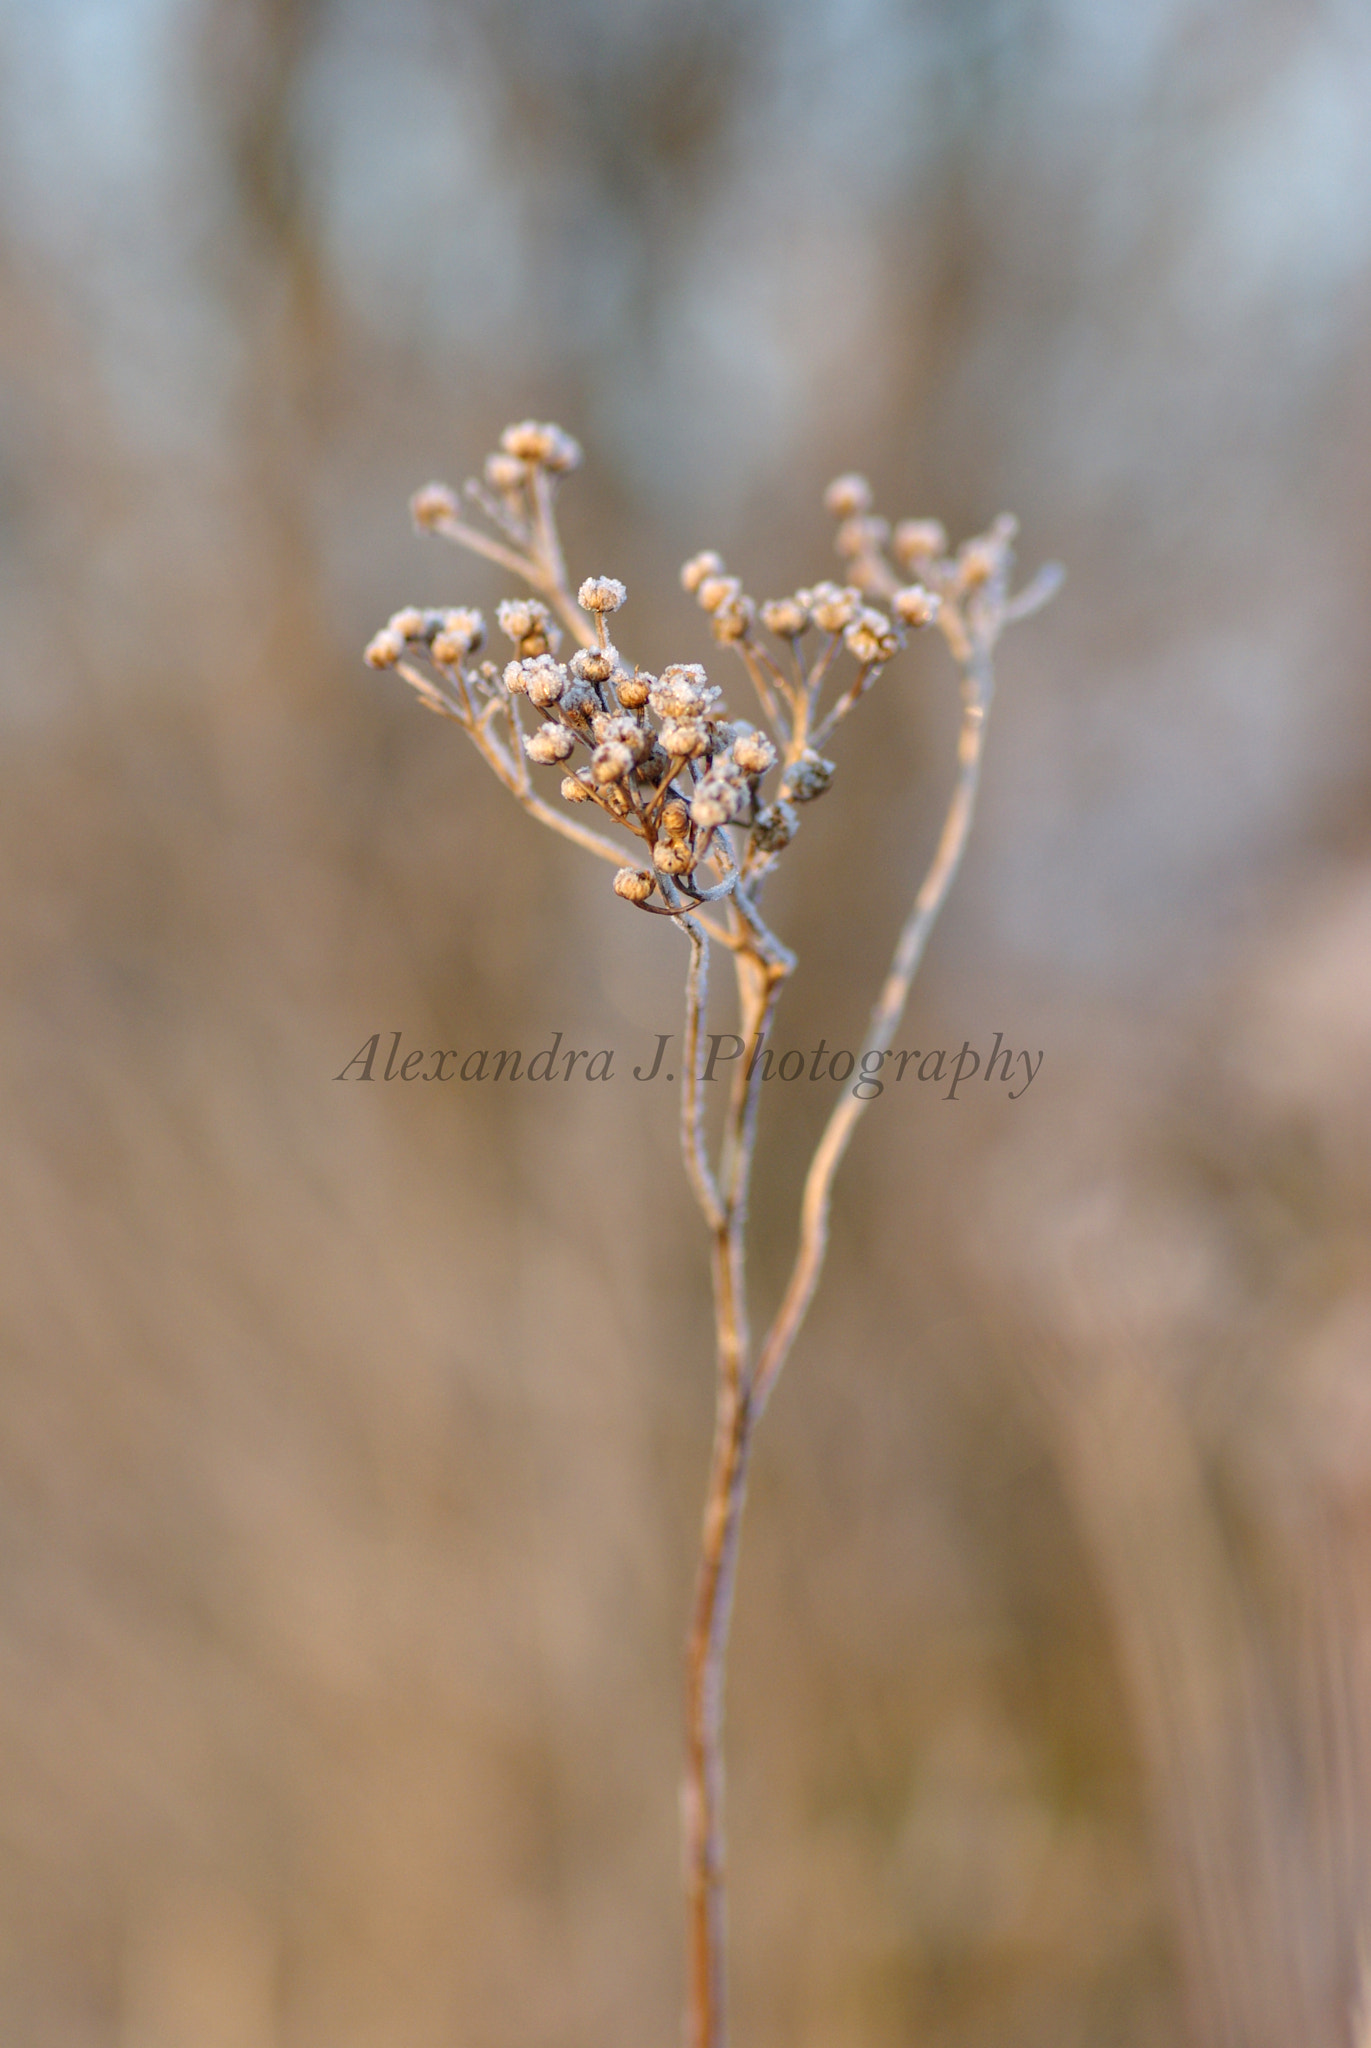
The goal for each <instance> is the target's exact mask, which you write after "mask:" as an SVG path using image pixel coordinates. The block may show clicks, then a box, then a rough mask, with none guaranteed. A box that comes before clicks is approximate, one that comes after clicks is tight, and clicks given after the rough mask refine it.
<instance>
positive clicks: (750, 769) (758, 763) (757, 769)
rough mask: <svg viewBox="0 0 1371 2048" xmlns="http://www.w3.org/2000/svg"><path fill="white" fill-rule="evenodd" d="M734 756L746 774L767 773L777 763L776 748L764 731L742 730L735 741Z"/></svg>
mask: <svg viewBox="0 0 1371 2048" xmlns="http://www.w3.org/2000/svg"><path fill="white" fill-rule="evenodd" d="M733 758H734V760H735V761H736V762H737V764H738V766H739V767H740V768H741V769H742V771H743V773H744V774H745V775H765V774H766V771H767V769H768V768H774V767H775V765H776V749H775V747H773V746H772V744H771V741H770V740H769V739H768V738H767V736H766V734H765V733H764V732H740V733H739V734H738V737H737V738H736V739H735V740H734V742H733Z"/></svg>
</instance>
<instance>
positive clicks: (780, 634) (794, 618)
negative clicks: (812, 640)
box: [762, 597, 809, 640]
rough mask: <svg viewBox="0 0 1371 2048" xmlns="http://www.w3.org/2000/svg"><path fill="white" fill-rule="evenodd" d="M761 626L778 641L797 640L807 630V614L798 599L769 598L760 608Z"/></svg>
mask: <svg viewBox="0 0 1371 2048" xmlns="http://www.w3.org/2000/svg"><path fill="white" fill-rule="evenodd" d="M762 624H763V625H764V626H765V627H766V629H767V631H768V633H774V634H775V635H776V638H777V639H778V640H798V639H799V637H800V635H801V633H805V632H808V630H809V613H808V612H807V611H806V610H805V607H804V606H803V605H802V604H801V603H800V600H799V598H798V597H770V598H768V599H767V601H766V603H765V604H764V605H763V606H762Z"/></svg>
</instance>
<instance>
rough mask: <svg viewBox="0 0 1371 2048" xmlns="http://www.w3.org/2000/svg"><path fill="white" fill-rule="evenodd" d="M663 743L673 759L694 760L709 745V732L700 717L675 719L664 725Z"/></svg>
mask: <svg viewBox="0 0 1371 2048" xmlns="http://www.w3.org/2000/svg"><path fill="white" fill-rule="evenodd" d="M662 745H663V746H664V747H665V748H666V750H667V753H668V754H669V755H670V756H671V758H672V760H673V761H693V760H695V759H696V757H697V756H698V755H700V754H703V753H704V751H705V749H706V748H707V747H708V745H709V734H708V733H707V732H706V730H705V728H704V726H703V725H701V724H700V722H699V721H698V719H694V718H683V719H673V720H672V722H671V724H669V725H664V726H663V727H662Z"/></svg>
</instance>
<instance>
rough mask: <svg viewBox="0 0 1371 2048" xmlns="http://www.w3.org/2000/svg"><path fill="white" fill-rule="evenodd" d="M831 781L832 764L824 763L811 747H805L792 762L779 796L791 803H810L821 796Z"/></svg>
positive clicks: (820, 755)
mask: <svg viewBox="0 0 1371 2048" xmlns="http://www.w3.org/2000/svg"><path fill="white" fill-rule="evenodd" d="M832 780H833V763H832V762H831V761H825V760H824V758H823V756H822V754H816V753H815V751H814V749H813V748H812V747H806V748H805V750H804V752H803V753H802V754H801V756H800V758H799V760H798V761H792V762H791V764H790V766H789V767H788V768H787V769H786V771H785V777H784V779H783V781H782V783H781V794H782V796H784V797H788V798H789V799H790V801H791V802H792V803H797V804H807V803H812V802H813V800H814V798H815V797H816V796H822V795H823V793H824V791H825V790H826V789H827V788H828V786H829V784H830V783H831V782H832Z"/></svg>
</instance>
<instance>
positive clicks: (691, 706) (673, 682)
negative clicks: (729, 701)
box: [650, 661, 719, 719]
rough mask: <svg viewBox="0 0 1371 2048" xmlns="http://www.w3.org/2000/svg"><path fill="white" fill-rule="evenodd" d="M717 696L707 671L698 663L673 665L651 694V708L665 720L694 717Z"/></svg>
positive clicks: (663, 672)
mask: <svg viewBox="0 0 1371 2048" xmlns="http://www.w3.org/2000/svg"><path fill="white" fill-rule="evenodd" d="M718 694H719V693H718V691H717V690H711V689H710V688H709V687H708V685H707V684H706V681H705V672H704V670H703V669H702V668H701V667H700V665H699V663H698V662H695V661H677V662H673V663H672V665H671V667H670V668H664V669H663V670H662V674H661V680H660V681H659V682H657V683H654V684H653V685H652V687H651V691H650V695H651V700H652V708H653V710H654V711H655V712H656V714H657V716H658V717H659V718H662V719H673V718H695V717H697V716H698V715H699V713H700V712H702V711H704V710H706V709H707V708H708V706H709V705H710V704H711V703H713V701H714V699H715V698H716V697H717V696H718Z"/></svg>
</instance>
